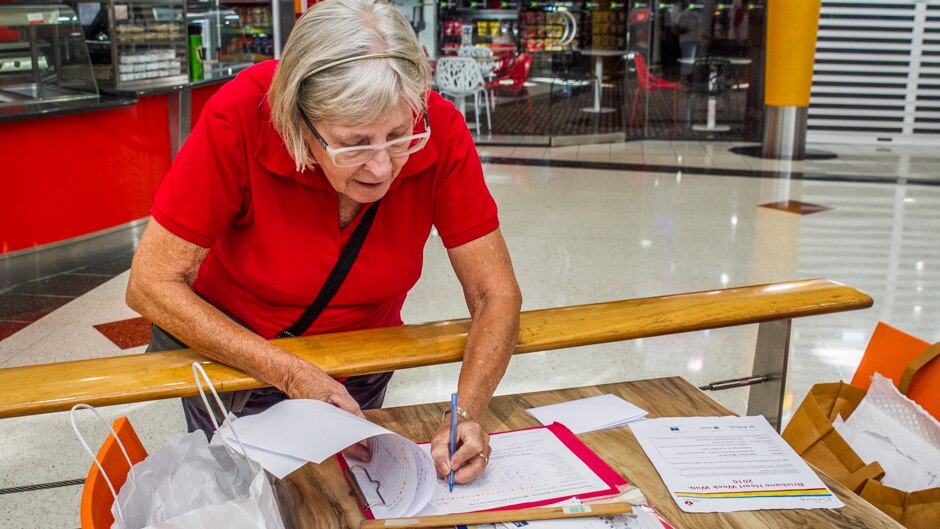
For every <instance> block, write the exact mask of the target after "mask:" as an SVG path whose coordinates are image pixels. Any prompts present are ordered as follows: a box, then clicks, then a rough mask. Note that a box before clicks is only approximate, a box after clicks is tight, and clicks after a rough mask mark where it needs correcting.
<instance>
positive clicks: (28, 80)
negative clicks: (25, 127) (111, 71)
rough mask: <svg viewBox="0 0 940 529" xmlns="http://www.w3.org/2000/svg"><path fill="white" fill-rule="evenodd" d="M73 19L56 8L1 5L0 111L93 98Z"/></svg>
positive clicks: (93, 88)
mask: <svg viewBox="0 0 940 529" xmlns="http://www.w3.org/2000/svg"><path fill="white" fill-rule="evenodd" d="M97 98H98V88H97V84H96V83H95V77H94V75H93V74H92V67H91V62H90V60H89V54H88V49H87V47H86V45H85V39H84V37H83V36H82V31H81V26H80V25H79V20H78V16H77V15H76V14H75V12H74V11H73V10H72V9H71V8H70V7H68V6H65V5H56V4H37V3H30V4H0V110H3V109H5V108H10V107H22V106H25V105H37V104H43V103H50V102H54V103H61V102H66V101H75V100H85V99H97Z"/></svg>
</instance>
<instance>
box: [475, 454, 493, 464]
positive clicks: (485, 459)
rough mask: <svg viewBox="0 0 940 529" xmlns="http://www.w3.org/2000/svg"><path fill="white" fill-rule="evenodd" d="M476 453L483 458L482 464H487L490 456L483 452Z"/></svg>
mask: <svg viewBox="0 0 940 529" xmlns="http://www.w3.org/2000/svg"><path fill="white" fill-rule="evenodd" d="M477 455H478V456H480V457H482V458H483V464H484V465H488V464H489V462H490V458H488V457H486V454H484V453H483V452H480V453H479V454H477Z"/></svg>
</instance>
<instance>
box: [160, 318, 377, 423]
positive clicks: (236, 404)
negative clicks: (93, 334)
mask: <svg viewBox="0 0 940 529" xmlns="http://www.w3.org/2000/svg"><path fill="white" fill-rule="evenodd" d="M187 347H188V346H187V345H185V344H183V342H180V341H179V340H177V339H176V338H174V337H173V336H171V335H170V334H169V333H167V332H166V331H164V330H163V329H161V328H160V327H157V326H156V325H153V326H152V336H151V339H150V346H149V347H148V348H147V352H148V353H150V352H157V351H169V350H172V349H185V348H187ZM392 373H393V372H392V371H389V372H387V373H376V374H374V375H361V376H355V377H349V378H347V379H346V380H345V381H343V385H344V386H346V390H347V391H349V394H350V395H351V396H352V398H354V399H355V400H356V402H358V403H359V407H360V408H362V409H363V410H371V409H375V408H381V407H382V402H384V401H385V390H386V389H387V388H388V381H389V380H391V378H392ZM219 397H220V398H221V399H222V403H223V404H224V405H225V407H226V409H228V411H230V412H232V413H234V414H235V415H236V416H237V417H242V416H245V415H254V414H256V413H261V412H263V411H264V410H266V409H268V408H270V407H271V406H274V405H275V404H277V403H278V402H281V401H282V400H286V399H287V398H288V397H287V394H285V393H284V392H283V391H281V390H279V389H277V388H273V387H264V388H257V389H247V390H243V391H228V392H222V393H219ZM209 399H210V400H209V402H210V403H211V404H212V407H213V408H215V404H214V402H213V400H212V397H211V396H210V397H209ZM182 401H183V413H184V414H185V416H186V427H187V429H188V431H190V432H195V431H196V430H202V431H203V432H205V433H206V437H208V438H209V439H212V434H213V433H214V432H215V427H214V426H213V425H212V419H211V418H210V417H209V414H208V412H207V411H206V408H205V405H203V403H202V399H201V398H200V397H198V396H196V397H183V399H182ZM213 411H214V412H215V415H216V418H221V414H220V412H219V411H218V410H214V409H213ZM220 423H221V421H220Z"/></svg>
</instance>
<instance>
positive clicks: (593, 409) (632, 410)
mask: <svg viewBox="0 0 940 529" xmlns="http://www.w3.org/2000/svg"><path fill="white" fill-rule="evenodd" d="M526 411H528V412H529V415H531V416H533V417H535V418H536V419H538V421H539V422H540V423H542V424H544V425H549V424H551V423H553V422H560V423H561V424H564V425H565V426H567V427H568V429H569V430H571V431H572V432H574V433H576V434H579V433H585V432H593V431H595V430H604V429H606V428H616V427H618V426H623V425H625V424H628V423H631V422H634V421H639V420H642V419H645V418H646V414H647V413H648V412H647V411H646V410H644V409H641V408H638V407H636V406H634V405H633V404H630V403H629V402H627V401H625V400H623V399H621V398H620V397H618V396H616V395H611V394H607V395H599V396H597V397H588V398H586V399H578V400H570V401H568V402H560V403H558V404H551V405H548V406H540V407H538V408H532V409H529V410H526Z"/></svg>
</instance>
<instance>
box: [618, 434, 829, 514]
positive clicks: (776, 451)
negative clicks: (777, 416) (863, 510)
mask: <svg viewBox="0 0 940 529" xmlns="http://www.w3.org/2000/svg"><path fill="white" fill-rule="evenodd" d="M630 428H631V430H632V431H633V434H634V435H635V436H636V438H637V441H638V442H639V443H640V446H642V447H643V450H644V451H645V452H646V455H647V456H648V457H649V458H650V461H652V463H653V466H655V467H656V470H657V471H658V472H659V475H660V477H662V479H663V481H664V482H665V484H666V488H667V489H669V493H670V494H672V497H673V499H674V500H675V501H676V503H677V504H678V505H679V508H681V509H682V510H683V511H685V512H733V511H754V510H761V509H817V508H839V507H843V506H844V505H843V504H842V502H841V501H839V499H838V498H836V497H835V495H833V494H832V491H830V490H829V489H828V488H827V487H826V486H825V485H824V484H823V482H822V480H820V479H819V476H817V475H816V473H815V472H813V470H812V469H810V467H809V465H807V464H806V462H805V461H803V460H802V459H801V458H800V456H798V455H797V454H796V452H794V451H793V449H792V448H790V445H788V444H787V443H786V441H784V440H783V438H782V437H780V435H779V434H778V433H777V432H776V431H775V430H774V429H773V427H771V426H770V424H769V423H768V422H767V420H766V419H764V418H763V417H761V416H757V417H664V418H660V419H649V420H646V421H642V422H638V423H634V424H631V425H630Z"/></svg>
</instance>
